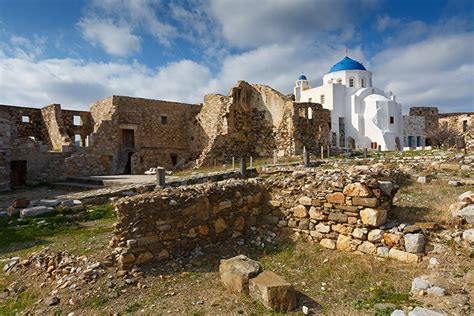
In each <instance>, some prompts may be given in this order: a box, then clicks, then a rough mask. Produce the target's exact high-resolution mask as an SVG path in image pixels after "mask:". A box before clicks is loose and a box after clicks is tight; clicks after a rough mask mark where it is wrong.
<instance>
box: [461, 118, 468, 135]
mask: <svg viewBox="0 0 474 316" xmlns="http://www.w3.org/2000/svg"><path fill="white" fill-rule="evenodd" d="M462 131H463V133H464V132H467V120H464V121H462Z"/></svg>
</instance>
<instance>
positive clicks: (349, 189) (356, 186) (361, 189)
mask: <svg viewBox="0 0 474 316" xmlns="http://www.w3.org/2000/svg"><path fill="white" fill-rule="evenodd" d="M343 193H344V194H345V195H346V196H360V197H370V196H371V195H372V192H370V189H369V188H368V187H367V185H365V184H363V183H350V184H348V185H346V186H345V187H344V191H343Z"/></svg>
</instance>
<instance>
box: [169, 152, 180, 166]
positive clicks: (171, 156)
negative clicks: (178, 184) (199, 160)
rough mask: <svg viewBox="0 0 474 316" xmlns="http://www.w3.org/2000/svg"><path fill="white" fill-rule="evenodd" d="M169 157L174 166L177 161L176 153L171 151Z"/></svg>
mask: <svg viewBox="0 0 474 316" xmlns="http://www.w3.org/2000/svg"><path fill="white" fill-rule="evenodd" d="M170 158H171V163H172V164H173V166H176V164H177V163H178V154H175V153H171V154H170Z"/></svg>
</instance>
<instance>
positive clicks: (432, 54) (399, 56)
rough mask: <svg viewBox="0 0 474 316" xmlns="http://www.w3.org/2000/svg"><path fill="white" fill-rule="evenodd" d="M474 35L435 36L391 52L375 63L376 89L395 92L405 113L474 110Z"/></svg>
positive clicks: (382, 54)
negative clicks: (413, 108)
mask: <svg viewBox="0 0 474 316" xmlns="http://www.w3.org/2000/svg"><path fill="white" fill-rule="evenodd" d="M473 42H474V33H459V34H450V35H445V34H443V35H440V36H433V37H430V38H429V39H426V40H424V41H421V42H417V43H414V44H409V45H405V46H398V47H394V48H388V49H386V50H384V51H382V52H380V53H379V54H377V55H376V56H374V58H373V59H372V67H373V68H372V70H373V72H374V82H375V85H377V86H380V87H382V88H385V89H387V90H391V91H393V92H394V93H395V94H396V95H397V96H398V100H399V101H400V102H402V103H403V106H404V108H405V109H408V108H409V107H410V106H414V105H431V106H440V108H441V110H442V111H444V112H453V111H461V110H464V111H472V109H473V107H474V97H473V92H472V91H473V87H474V60H473V58H472V56H474V47H473V46H472V43H473Z"/></svg>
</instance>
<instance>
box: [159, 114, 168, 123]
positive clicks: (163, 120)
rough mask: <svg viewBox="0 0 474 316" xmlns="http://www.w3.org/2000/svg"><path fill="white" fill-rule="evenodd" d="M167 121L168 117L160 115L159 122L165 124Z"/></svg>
mask: <svg viewBox="0 0 474 316" xmlns="http://www.w3.org/2000/svg"><path fill="white" fill-rule="evenodd" d="M167 123H168V117H167V116H162V117H161V124H167Z"/></svg>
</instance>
